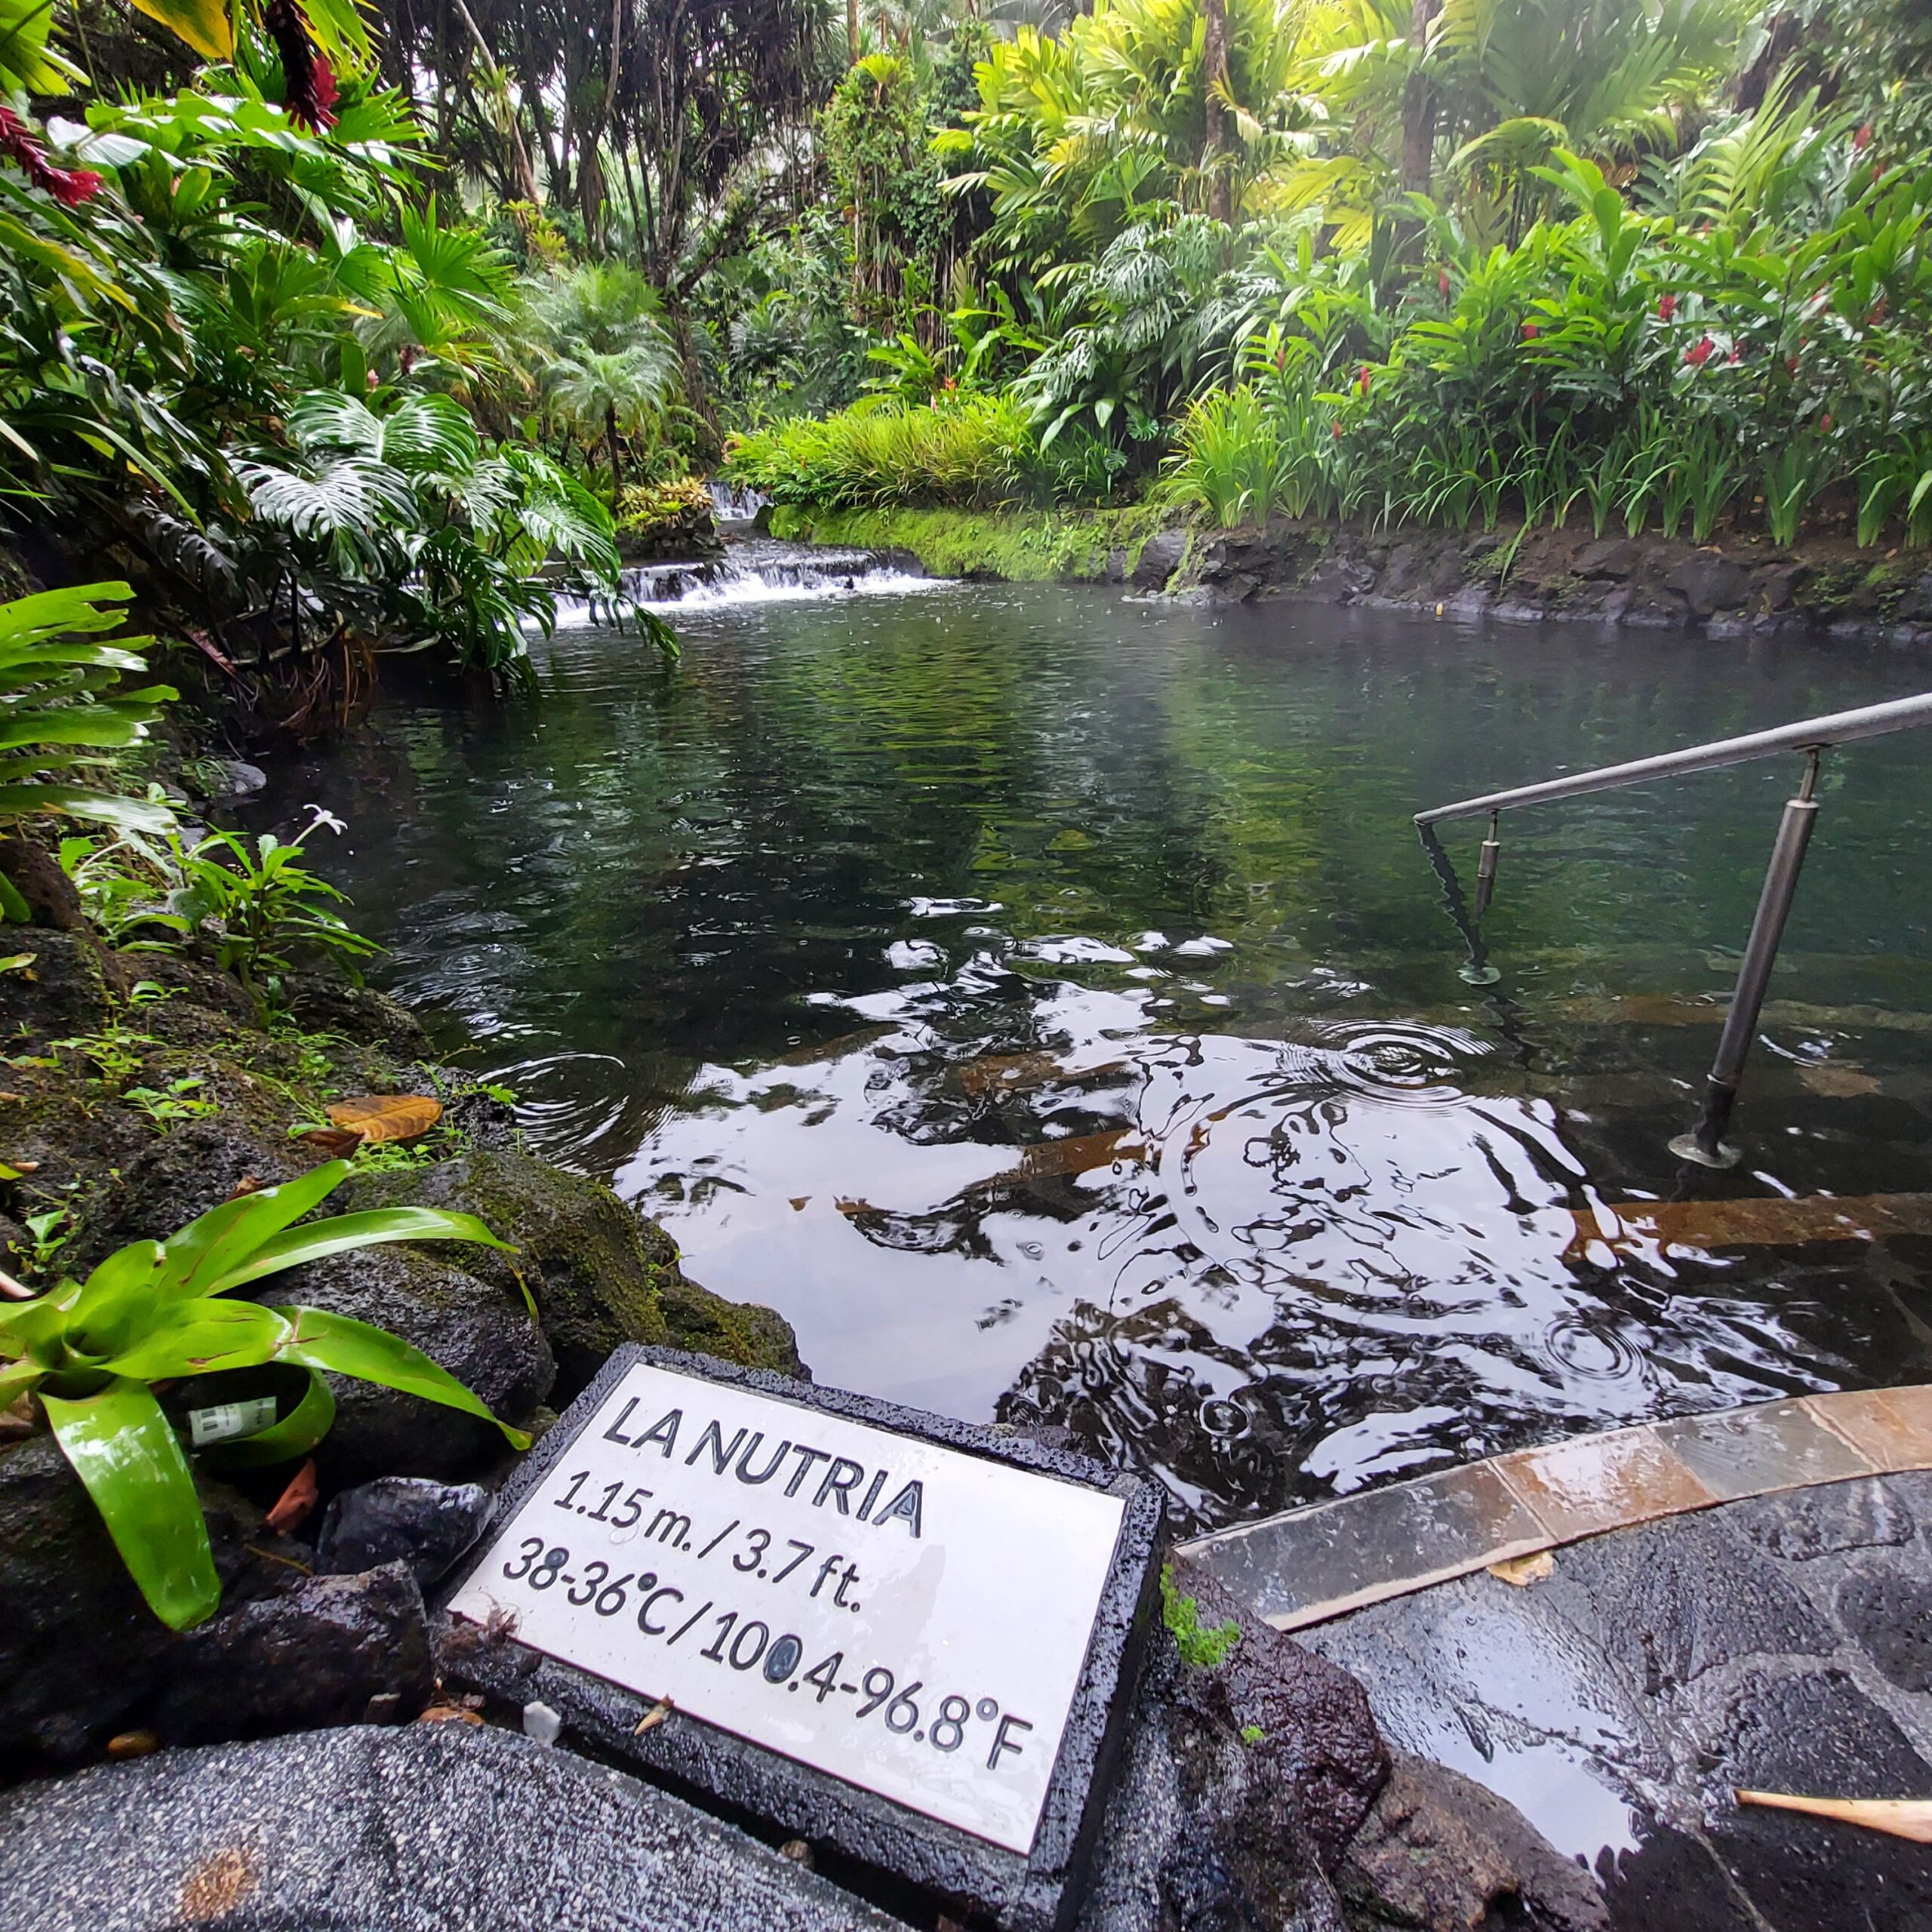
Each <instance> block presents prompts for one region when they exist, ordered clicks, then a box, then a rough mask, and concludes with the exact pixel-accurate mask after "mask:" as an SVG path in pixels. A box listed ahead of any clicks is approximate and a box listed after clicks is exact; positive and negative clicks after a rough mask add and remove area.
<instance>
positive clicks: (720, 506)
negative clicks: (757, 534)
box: [704, 476, 771, 537]
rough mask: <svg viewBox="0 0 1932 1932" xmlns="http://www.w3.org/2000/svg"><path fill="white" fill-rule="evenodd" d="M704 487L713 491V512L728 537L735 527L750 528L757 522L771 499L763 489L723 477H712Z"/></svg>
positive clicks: (720, 529)
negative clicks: (729, 480) (732, 481)
mask: <svg viewBox="0 0 1932 1932" xmlns="http://www.w3.org/2000/svg"><path fill="white" fill-rule="evenodd" d="M704 487H705V488H706V489H707V490H708V491H710V493H711V513H712V515H713V516H714V517H715V518H716V519H717V521H718V532H719V534H720V535H721V536H724V537H730V536H731V534H732V531H733V529H734V527H736V528H739V529H749V528H750V527H751V525H753V524H755V522H757V521H758V515H759V512H761V511H762V510H763V509H764V506H765V505H766V504H767V503H769V502H770V501H771V499H770V498H769V497H767V496H766V494H764V491H762V490H754V489H752V488H749V486H748V485H743V484H737V483H728V482H726V481H724V479H723V478H721V477H717V476H714V477H712V478H711V480H710V481H709V482H707V483H706V485H705V486H704Z"/></svg>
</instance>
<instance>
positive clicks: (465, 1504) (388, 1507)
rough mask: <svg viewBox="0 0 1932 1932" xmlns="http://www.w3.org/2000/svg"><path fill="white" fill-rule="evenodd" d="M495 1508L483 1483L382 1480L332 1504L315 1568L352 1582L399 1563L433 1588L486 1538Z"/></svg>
mask: <svg viewBox="0 0 1932 1932" xmlns="http://www.w3.org/2000/svg"><path fill="white" fill-rule="evenodd" d="M490 1511H491V1495H490V1492H489V1491H488V1490H487V1489H485V1488H483V1487H481V1486H480V1485H479V1484H475V1483H457V1484H447V1483H439V1482H425V1481H423V1480H422V1479H421V1478H419V1477H415V1476H383V1477H380V1478H378V1479H377V1481H374V1482H365V1483H364V1484H361V1485H360V1486H359V1487H357V1488H355V1489H348V1490H344V1491H343V1493H342V1494H340V1496H338V1497H336V1499H335V1500H334V1501H333V1502H332V1503H330V1505H329V1506H328V1509H327V1510H326V1511H325V1512H324V1513H323V1516H322V1526H321V1533H320V1534H319V1535H318V1537H316V1539H315V1567H316V1569H317V1571H319V1572H320V1573H321V1574H324V1575H326V1576H350V1575H354V1574H356V1573H357V1572H358V1571H364V1570H373V1569H374V1568H375V1567H377V1564H383V1563H393V1562H395V1561H398V1560H399V1561H402V1562H405V1563H407V1564H408V1565H409V1567H410V1569H411V1572H412V1573H413V1574H414V1577H415V1578H416V1580H417V1583H418V1584H419V1585H420V1586H421V1587H422V1588H423V1589H429V1586H430V1585H431V1584H432V1583H435V1580H436V1579H437V1578H438V1577H440V1576H441V1574H443V1572H444V1571H445V1570H447V1569H448V1567H450V1565H451V1564H452V1563H454V1561H456V1559H457V1558H458V1557H459V1556H460V1555H462V1554H463V1552H464V1551H465V1550H466V1549H468V1548H469V1546H470V1545H471V1544H472V1543H474V1542H475V1540H476V1539H477V1537H479V1536H480V1535H481V1534H482V1531H483V1526H484V1524H485V1523H487V1522H488V1521H489V1520H490Z"/></svg>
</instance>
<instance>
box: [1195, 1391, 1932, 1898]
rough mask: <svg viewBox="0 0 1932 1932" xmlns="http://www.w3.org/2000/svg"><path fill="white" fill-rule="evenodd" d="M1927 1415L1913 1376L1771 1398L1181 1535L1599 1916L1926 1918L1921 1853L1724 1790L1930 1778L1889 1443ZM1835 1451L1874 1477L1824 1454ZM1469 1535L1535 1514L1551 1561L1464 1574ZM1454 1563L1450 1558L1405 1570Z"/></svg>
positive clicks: (1930, 1680)
mask: <svg viewBox="0 0 1932 1932" xmlns="http://www.w3.org/2000/svg"><path fill="white" fill-rule="evenodd" d="M1928 1436H1932V1392H1927V1391H1925V1390H1922V1389H1915V1390H1909V1391H1894V1392H1888V1393H1887V1395H1886V1396H1885V1397H1884V1398H1878V1397H1872V1396H1864V1397H1858V1398H1852V1397H1844V1396H1835V1397H1826V1398H1810V1399H1807V1401H1801V1402H1790V1403H1777V1404H1767V1405H1765V1406H1764V1407H1761V1408H1757V1409H1752V1410H1741V1411H1733V1412H1731V1413H1730V1414H1728V1415H1724V1416H1716V1417H1703V1418H1699V1419H1697V1420H1696V1421H1695V1422H1694V1423H1669V1424H1665V1425H1662V1426H1659V1427H1657V1428H1656V1429H1639V1430H1625V1431H1618V1432H1614V1434H1612V1435H1608V1436H1602V1437H1594V1438H1579V1439H1577V1440H1576V1441H1571V1442H1570V1443H1566V1444H1558V1445H1556V1446H1555V1447H1554V1448H1552V1449H1549V1450H1544V1451H1532V1452H1529V1453H1528V1454H1527V1455H1525V1456H1523V1457H1508V1458H1497V1459H1496V1460H1494V1461H1493V1462H1491V1463H1482V1464H1476V1465H1474V1466H1471V1468H1469V1469H1464V1470H1457V1471H1453V1472H1447V1475H1446V1476H1445V1477H1444V1478H1428V1479H1425V1481H1423V1482H1422V1483H1419V1484H1403V1485H1400V1486H1398V1487H1397V1488H1395V1489H1391V1490H1384V1491H1378V1492H1375V1493H1373V1494H1365V1495H1363V1496H1361V1497H1350V1498H1345V1499H1343V1500H1342V1501H1341V1502H1340V1503H1332V1504H1327V1505H1324V1506H1321V1507H1320V1508H1318V1509H1313V1510H1306V1511H1301V1512H1294V1513H1293V1514H1292V1515H1288V1516H1286V1517H1281V1518H1274V1519H1272V1520H1271V1521H1269V1522H1268V1523H1264V1524H1257V1525H1254V1526H1252V1527H1250V1528H1249V1529H1247V1531H1241V1532H1233V1533H1229V1534H1223V1535H1220V1536H1217V1537H1211V1538H1207V1539H1204V1540H1202V1541H1201V1542H1200V1543H1197V1544H1195V1546H1192V1549H1191V1551H1190V1552H1189V1555H1190V1556H1191V1558H1192V1560H1193V1561H1195V1562H1197V1563H1200V1562H1204V1563H1205V1564H1206V1565H1207V1567H1209V1568H1210V1569H1211V1571H1213V1572H1214V1574H1217V1576H1218V1577H1220V1579H1221V1580H1223V1582H1224V1583H1226V1585H1227V1586H1229V1588H1230V1589H1233V1590H1234V1591H1235V1592H1236V1593H1237V1594H1238V1595H1242V1596H1244V1598H1247V1600H1248V1601H1252V1602H1254V1603H1255V1604H1257V1607H1260V1608H1261V1609H1262V1610H1263V1612H1264V1614H1266V1615H1267V1617H1268V1618H1269V1621H1270V1622H1272V1623H1275V1624H1277V1625H1278V1626H1282V1627H1295V1628H1296V1629H1297V1634H1298V1637H1299V1640H1300V1641H1301V1642H1303V1643H1304V1644H1307V1645H1308V1646H1309V1647H1310V1648H1311V1649H1312V1650H1314V1651H1316V1652H1318V1654H1320V1655H1321V1656H1322V1657H1326V1658H1327V1659H1328V1660H1330V1661H1331V1662H1333V1663H1337V1664H1340V1666H1343V1668H1344V1669H1346V1670H1348V1671H1349V1672H1352V1673H1353V1674H1354V1675H1355V1676H1356V1677H1357V1678H1359V1679H1360V1680H1361V1682H1362V1683H1363V1684H1364V1685H1365V1686H1366V1687H1367V1690H1368V1694H1369V1698H1370V1702H1371V1704H1372V1705H1373V1706H1374V1710H1375V1714H1376V1717H1377V1721H1379V1723H1380V1725H1381V1727H1382V1730H1383V1734H1384V1735H1385V1736H1386V1737H1387V1738H1388V1740H1389V1743H1391V1744H1392V1745H1393V1746H1396V1747H1398V1749H1401V1750H1402V1751H1405V1752H1412V1753H1414V1754H1415V1755H1417V1757H1420V1758H1425V1759H1429V1760H1432V1761H1435V1763H1438V1764H1444V1765H1447V1766H1449V1767H1451V1768H1452V1769H1454V1770H1457V1771H1460V1772H1462V1773H1463V1774H1466V1775H1467V1776H1469V1777H1471V1778H1473V1779H1475V1780H1476V1781H1478V1783H1481V1784H1482V1785H1484V1786H1487V1788H1488V1789H1490V1790H1491V1791H1493V1792H1496V1793H1497V1794H1498V1795H1500V1796H1502V1797H1503V1798H1506V1799H1508V1800H1509V1801H1510V1802H1512V1804H1515V1805H1516V1806H1517V1807H1518V1808H1519V1809H1520V1810H1521V1811H1522V1812H1523V1813H1524V1814H1525V1815H1526V1816H1527V1817H1528V1818H1529V1819H1530V1820H1531V1822H1532V1823H1534V1825H1535V1826H1537V1828H1538V1829H1540V1830H1541V1831H1542V1832H1543V1834H1544V1835H1545V1836H1546V1838H1549V1841H1551V1843H1552V1844H1554V1845H1555V1847H1558V1850H1561V1852H1562V1853H1564V1854H1565V1855H1567V1856H1570V1857H1576V1858H1577V1859H1579V1860H1581V1861H1582V1862H1583V1863H1584V1864H1585V1865H1586V1866H1589V1868H1590V1869H1592V1871H1593V1872H1595V1875H1596V1876H1597V1878H1598V1881H1599V1883H1600V1884H1601V1886H1602V1887H1603V1890H1604V1897H1605V1900H1606V1903H1607V1909H1608V1915H1609V1921H1610V1923H1611V1924H1612V1925H1614V1927H1617V1928H1618V1932H1926V1928H1927V1927H1932V1849H1928V1848H1927V1847H1924V1846H1922V1845H1918V1844H1911V1843H1909V1842H1907V1841H1903V1840H1900V1839H1897V1838H1888V1837H1886V1836H1884V1835H1880V1834H1878V1833H1875V1832H1869V1831H1866V1830H1863V1829H1860V1828H1858V1827H1856V1826H1847V1825H1841V1824H1836V1823H1826V1822H1823V1821H1820V1820H1814V1819H1810V1818H1805V1817H1797V1816H1794V1815H1792V1814H1788V1813H1784V1812H1780V1811H1772V1810H1759V1809H1755V1808H1749V1807H1740V1806H1739V1805H1738V1804H1737V1802H1736V1800H1735V1798H1734V1792H1735V1791H1736V1790H1737V1789H1740V1788H1743V1789H1758V1790H1768V1791H1780V1792H1797V1793H1801V1794H1804V1795H1813V1796H1826V1797H1834V1798H1932V1472H1928V1471H1927V1469H1925V1468H1913V1467H1910V1466H1903V1465H1909V1464H1911V1463H1913V1462H1915V1461H1916V1462H1918V1463H1926V1464H1932V1440H1927V1439H1924V1438H1927V1437H1928ZM1847 1454H1854V1455H1857V1456H1858V1457H1862V1458H1863V1459H1864V1460H1866V1463H1868V1465H1869V1464H1870V1463H1880V1464H1881V1470H1882V1472H1881V1473H1878V1474H1873V1475H1847V1473H1846V1471H1845V1458H1846V1457H1847ZM1552 1472H1554V1478H1552ZM1726 1488H1728V1489H1730V1491H1733V1492H1734V1493H1735V1492H1736V1491H1740V1490H1742V1491H1745V1492H1746V1494H1743V1495H1742V1496H1741V1497H1737V1499H1736V1500H1715V1495H1714V1492H1721V1491H1723V1490H1724V1489H1726ZM1699 1491H1701V1492H1702V1494H1701V1496H1700V1494H1697V1492H1699ZM1752 1491H1755V1492H1758V1493H1755V1494H1753V1493H1750V1492H1752ZM1405 1492H1406V1494H1405ZM1485 1509H1486V1511H1487V1513H1485ZM1646 1517H1647V1518H1650V1519H1651V1520H1648V1521H1644V1520H1642V1519H1643V1518H1646ZM1620 1518H1621V1519H1622V1520H1623V1521H1625V1522H1626V1524H1628V1525H1629V1526H1628V1527H1617V1528H1613V1527H1610V1526H1611V1524H1614V1523H1615V1522H1617V1521H1618V1520H1619V1519H1620ZM1524 1519H1527V1521H1525V1520H1524ZM1632 1519H1635V1520H1632ZM1531 1524H1534V1527H1531ZM1592 1527H1594V1529H1595V1531H1596V1532H1597V1533H1595V1534H1592ZM1484 1531H1487V1532H1488V1533H1490V1535H1489V1540H1490V1542H1491V1552H1487V1560H1489V1561H1494V1560H1496V1557H1497V1555H1498V1554H1500V1555H1502V1556H1503V1557H1509V1556H1512V1555H1519V1554H1521V1552H1522V1551H1523V1550H1524V1549H1525V1548H1526V1547H1527V1548H1532V1549H1533V1548H1534V1547H1536V1546H1537V1539H1538V1537H1541V1547H1542V1548H1543V1549H1545V1550H1546V1551H1548V1552H1549V1555H1548V1557H1547V1558H1546V1561H1547V1564H1548V1568H1547V1574H1541V1575H1540V1576H1539V1575H1538V1574H1537V1572H1540V1571H1542V1570H1543V1562H1542V1561H1538V1562H1535V1563H1532V1564H1506V1566H1505V1574H1501V1575H1499V1574H1487V1572H1486V1571H1485V1570H1484V1568H1483V1567H1482V1564H1481V1561H1475V1560H1473V1559H1475V1558H1481V1557H1482V1556H1484V1555H1485V1552H1478V1551H1476V1550H1475V1547H1474V1546H1475V1543H1478V1542H1480V1541H1482V1540H1484V1535H1483V1534H1481V1533H1482V1532H1484ZM1497 1531H1501V1532H1502V1534H1495V1533H1496V1532H1497ZM1459 1537H1460V1539H1461V1542H1460V1543H1458V1542H1457V1539H1458V1538H1459ZM1404 1546H1407V1547H1408V1548H1409V1549H1411V1552H1412V1554H1411V1560H1410V1561H1409V1562H1408V1563H1407V1565H1406V1566H1404V1564H1402V1563H1401V1561H1398V1558H1399V1555H1400V1552H1401V1549H1403V1548H1404ZM1418 1551H1419V1552H1420V1554H1419V1555H1417V1554H1415V1553H1414V1552H1418ZM1466 1558H1468V1559H1472V1560H1469V1561H1466V1560H1465V1559H1466ZM1452 1560H1453V1561H1455V1562H1457V1564H1460V1565H1461V1567H1462V1568H1463V1571H1464V1572H1465V1574H1459V1575H1455V1576H1453V1577H1450V1578H1448V1579H1447V1580H1439V1579H1438V1580H1435V1581H1433V1582H1432V1581H1430V1580H1429V1579H1428V1577H1427V1574H1426V1573H1427V1571H1428V1567H1429V1565H1430V1564H1432V1563H1433V1564H1437V1565H1438V1567H1439V1566H1441V1565H1442V1564H1446V1563H1448V1562H1449V1561H1452ZM1405 1569H1406V1574H1398V1572H1401V1571H1404V1570H1405ZM1510 1576H1514V1577H1518V1578H1524V1577H1527V1578H1528V1579H1529V1580H1521V1581H1516V1582H1512V1581H1510V1580H1507V1578H1508V1577H1510ZM1351 1595H1353V1596H1354V1597H1355V1599H1356V1601H1358V1603H1359V1604H1361V1607H1356V1608H1355V1609H1353V1610H1352V1611H1349V1610H1348V1609H1347V1608H1346V1602H1347V1599H1348V1598H1349V1597H1350V1596H1351ZM1338 1613H1340V1614H1338Z"/></svg>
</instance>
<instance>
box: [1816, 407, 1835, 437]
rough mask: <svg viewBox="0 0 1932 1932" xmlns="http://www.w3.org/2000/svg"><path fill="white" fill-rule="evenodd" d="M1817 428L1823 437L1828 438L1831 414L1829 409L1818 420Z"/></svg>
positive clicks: (1830, 429)
mask: <svg viewBox="0 0 1932 1932" xmlns="http://www.w3.org/2000/svg"><path fill="white" fill-rule="evenodd" d="M1818 428H1819V429H1820V432H1822V433H1823V435H1827V436H1829V435H1830V434H1831V433H1832V412H1831V411H1829V409H1828V410H1826V411H1825V413H1824V414H1823V415H1822V416H1821V417H1819V418H1818Z"/></svg>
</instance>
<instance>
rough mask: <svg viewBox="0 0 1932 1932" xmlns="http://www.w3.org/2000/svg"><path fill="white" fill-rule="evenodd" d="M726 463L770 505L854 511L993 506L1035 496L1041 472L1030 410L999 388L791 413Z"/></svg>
mask: <svg viewBox="0 0 1932 1932" xmlns="http://www.w3.org/2000/svg"><path fill="white" fill-rule="evenodd" d="M726 467H727V469H728V472H729V473H730V475H731V477H732V478H733V479H734V481H737V482H740V483H744V484H749V485H751V486H752V488H754V489H758V490H762V491H764V494H766V495H767V496H768V497H770V498H771V500H772V501H773V502H774V503H801V504H806V505H811V506H816V507H820V508H825V509H833V508H839V507H851V508H854V509H888V508H890V507H892V506H896V505H900V504H933V505H946V506H955V507H958V508H961V509H998V507H1000V506H1001V505H1002V504H1006V503H1014V502H1017V501H1019V500H1022V499H1023V498H1025V497H1028V496H1029V495H1031V494H1034V493H1035V491H1036V490H1037V488H1038V482H1039V479H1040V477H1041V457H1040V452H1039V446H1038V444H1037V442H1036V441H1035V439H1034V435H1033V432H1032V427H1031V425H1030V423H1029V420H1028V417H1027V413H1026V411H1025V410H1024V409H1023V408H1021V407H1020V405H1019V404H1018V403H1017V402H1016V401H1014V399H1013V398H1012V397H1011V396H1009V395H1004V394H1001V393H994V394H979V395H955V396H949V397H946V398H942V399H941V400H940V401H935V402H933V403H931V404H928V405H910V406H909V405H906V404H904V403H901V402H896V401H886V402H879V401H869V402H862V403H858V404H855V405H854V406H853V407H852V408H850V409H848V410H845V411H842V412H841V414H838V415H836V416H828V417H823V418H820V419H816V420H815V419H813V418H810V417H798V418H795V419H794V420H792V421H790V422H789V423H777V424H775V425H774V426H773V427H772V428H771V429H760V430H756V431H754V432H752V434H750V435H746V436H742V437H740V438H738V439H737V441H735V442H734V444H733V445H732V446H731V450H730V451H729V453H728V457H727V463H726Z"/></svg>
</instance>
